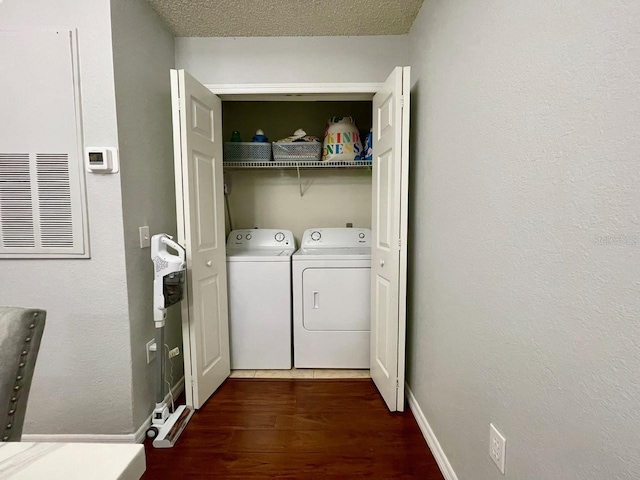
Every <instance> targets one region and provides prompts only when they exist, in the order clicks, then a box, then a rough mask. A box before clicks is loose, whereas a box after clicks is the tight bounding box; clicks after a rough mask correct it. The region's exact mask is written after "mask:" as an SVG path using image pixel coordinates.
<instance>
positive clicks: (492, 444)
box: [489, 423, 507, 475]
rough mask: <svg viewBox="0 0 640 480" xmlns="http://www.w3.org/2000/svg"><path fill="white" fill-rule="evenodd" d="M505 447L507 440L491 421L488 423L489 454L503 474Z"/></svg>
mask: <svg viewBox="0 0 640 480" xmlns="http://www.w3.org/2000/svg"><path fill="white" fill-rule="evenodd" d="M506 447H507V440H506V438H504V437H503V436H502V434H501V433H500V432H499V431H498V429H496V427H494V425H493V423H490V424H489V456H490V457H491V460H493V463H495V464H496V465H497V467H498V469H499V470H500V473H502V474H503V475H504V460H505V458H504V457H505V453H506Z"/></svg>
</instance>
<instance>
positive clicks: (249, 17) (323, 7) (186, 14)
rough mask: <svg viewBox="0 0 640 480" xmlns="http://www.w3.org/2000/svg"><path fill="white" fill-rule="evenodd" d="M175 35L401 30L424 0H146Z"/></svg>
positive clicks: (408, 25) (384, 32) (387, 32)
mask: <svg viewBox="0 0 640 480" xmlns="http://www.w3.org/2000/svg"><path fill="white" fill-rule="evenodd" d="M148 1H149V3H150V4H151V6H152V7H153V8H154V9H155V10H156V11H157V12H158V13H159V14H160V16H161V17H162V18H163V19H164V20H165V21H166V22H167V24H168V25H169V26H170V27H171V29H172V30H173V32H174V34H175V35H176V36H178V37H280V36H323V35H331V36H333V35H403V34H406V33H408V32H409V29H410V28H411V24H412V22H413V19H414V18H415V17H416V15H417V14H418V10H420V6H421V5H422V1H423V0H148Z"/></svg>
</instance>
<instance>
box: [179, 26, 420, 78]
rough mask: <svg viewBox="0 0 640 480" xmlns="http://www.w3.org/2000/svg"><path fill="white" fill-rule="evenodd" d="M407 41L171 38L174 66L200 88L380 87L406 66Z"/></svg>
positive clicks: (401, 37)
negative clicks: (341, 84) (346, 84)
mask: <svg viewBox="0 0 640 480" xmlns="http://www.w3.org/2000/svg"><path fill="white" fill-rule="evenodd" d="M407 60H408V38H407V36H406V35H397V36H375V37H244V38H232V37H227V38H223V37H216V38H199V37H193V38H192V37H187V38H176V66H177V68H184V69H185V70H187V71H188V72H189V73H190V74H191V75H193V76H194V77H195V78H196V79H198V80H199V81H200V82H201V83H293V82H305V83H314V82H383V81H384V80H386V78H387V77H388V76H389V74H390V73H391V71H392V70H393V68H394V67H396V66H398V65H406V63H407Z"/></svg>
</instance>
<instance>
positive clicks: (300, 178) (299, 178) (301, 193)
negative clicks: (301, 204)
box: [296, 163, 304, 198]
mask: <svg viewBox="0 0 640 480" xmlns="http://www.w3.org/2000/svg"><path fill="white" fill-rule="evenodd" d="M296 171H297V172H298V187H299V188H300V198H302V197H304V192H303V191H302V177H300V165H299V164H298V163H296Z"/></svg>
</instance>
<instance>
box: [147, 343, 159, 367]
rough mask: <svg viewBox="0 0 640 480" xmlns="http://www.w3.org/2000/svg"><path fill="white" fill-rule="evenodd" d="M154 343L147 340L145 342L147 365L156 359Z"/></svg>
mask: <svg viewBox="0 0 640 480" xmlns="http://www.w3.org/2000/svg"><path fill="white" fill-rule="evenodd" d="M156 350H157V348H156V341H155V339H154V340H149V341H148V342H147V363H151V361H152V360H153V359H154V358H156Z"/></svg>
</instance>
